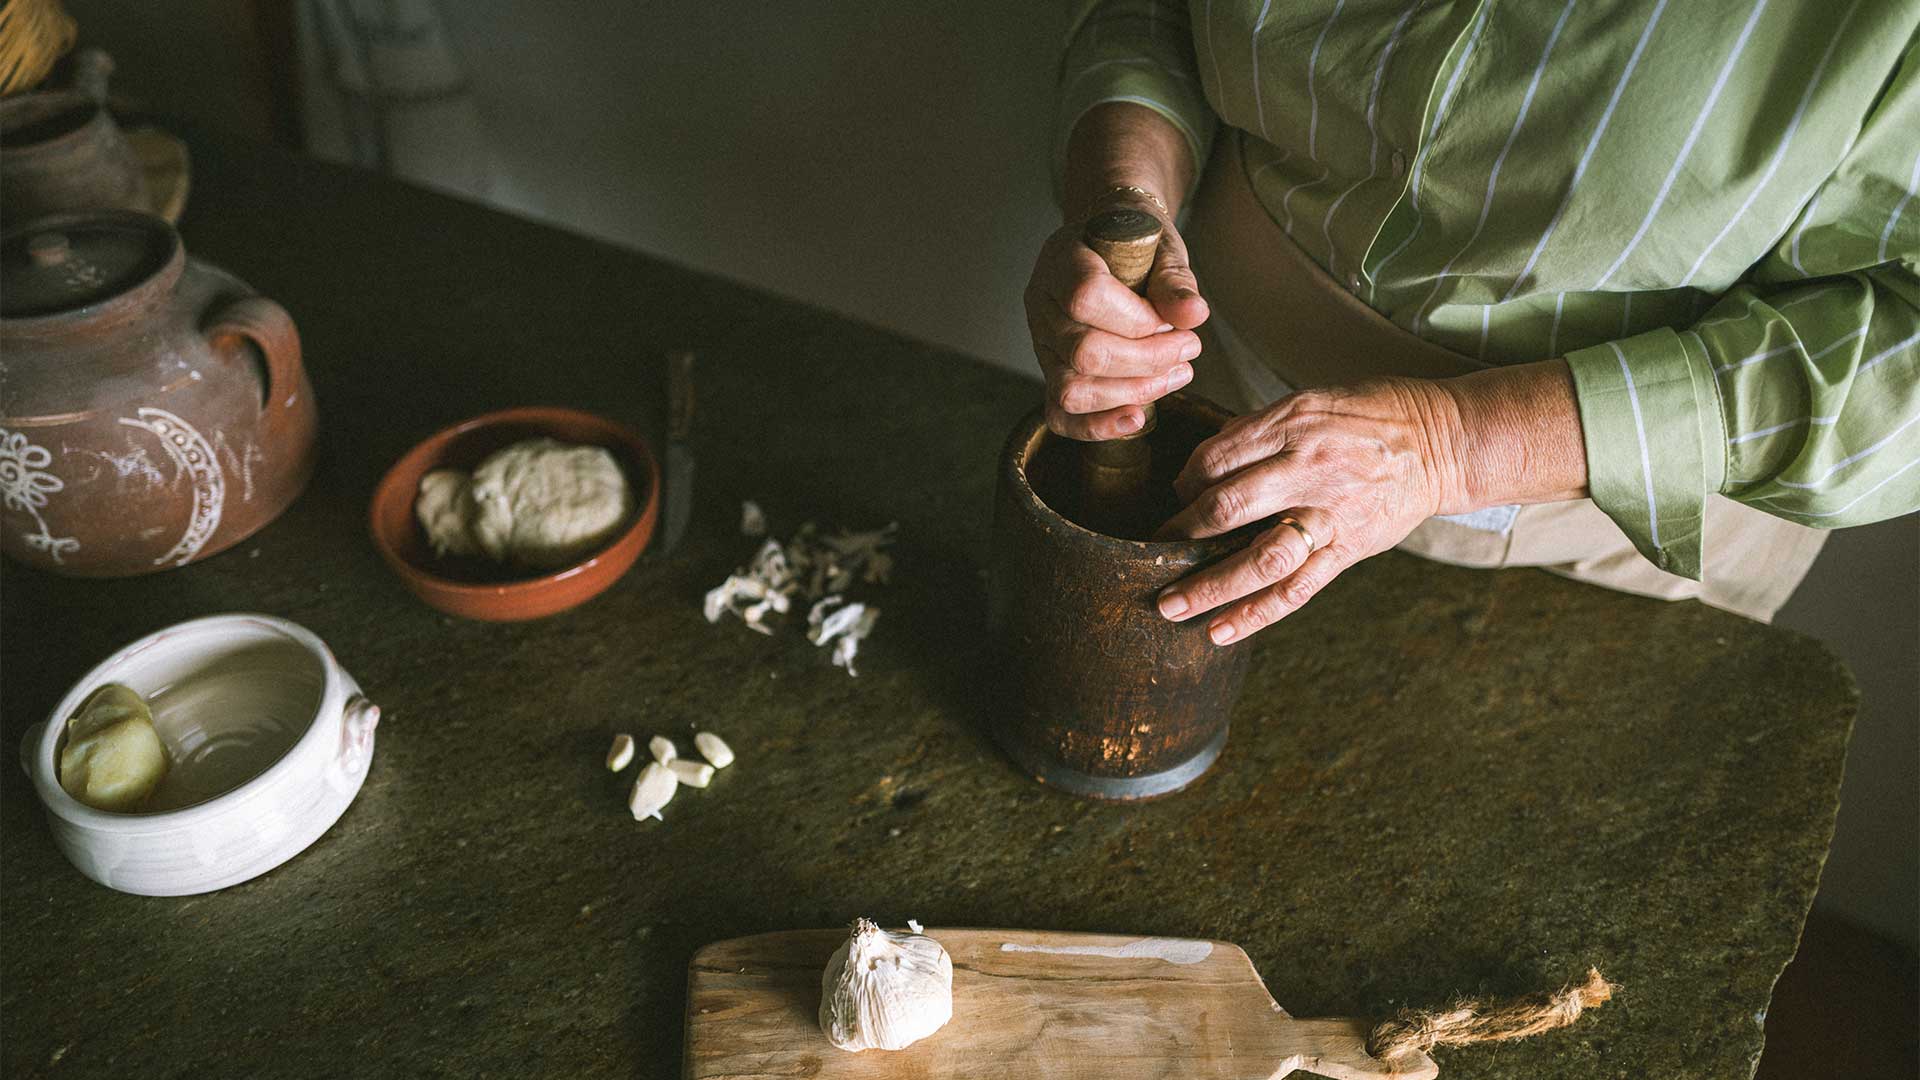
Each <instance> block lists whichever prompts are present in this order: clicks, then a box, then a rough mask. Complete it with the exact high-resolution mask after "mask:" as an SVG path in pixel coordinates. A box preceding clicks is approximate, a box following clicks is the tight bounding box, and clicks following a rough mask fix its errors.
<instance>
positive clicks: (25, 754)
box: [20, 720, 47, 778]
mask: <svg viewBox="0 0 1920 1080" xmlns="http://www.w3.org/2000/svg"><path fill="white" fill-rule="evenodd" d="M45 730H47V722H46V721H45V720H38V721H35V722H34V723H32V724H29V725H27V733H26V734H25V735H22V736H20V771H21V772H23V773H26V774H27V776H28V777H29V778H31V777H32V776H33V764H32V763H33V753H34V748H35V747H37V746H39V745H40V733H41V732H43V731H45Z"/></svg>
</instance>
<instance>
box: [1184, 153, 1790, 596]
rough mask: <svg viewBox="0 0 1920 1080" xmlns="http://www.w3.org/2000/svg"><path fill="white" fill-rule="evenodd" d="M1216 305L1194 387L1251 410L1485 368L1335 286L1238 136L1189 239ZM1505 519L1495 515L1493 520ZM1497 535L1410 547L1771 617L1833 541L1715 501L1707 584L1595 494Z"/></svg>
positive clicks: (1514, 520) (1196, 206) (1441, 524)
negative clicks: (1668, 563) (1266, 201)
mask: <svg viewBox="0 0 1920 1080" xmlns="http://www.w3.org/2000/svg"><path fill="white" fill-rule="evenodd" d="M1182 235H1183V236H1184V237H1185V239H1186V241H1187V247H1188V249H1189V253H1190V256H1191V258H1192V260H1193V267H1194V274H1195V276H1196V277H1198V278H1199V280H1200V291H1201V295H1203V296H1205V297H1206V298H1207V301H1208V303H1209V304H1210V305H1211V307H1212V310H1213V317H1212V318H1211V319H1210V320H1209V321H1208V325H1207V326H1205V327H1202V328H1201V331H1200V332H1201V336H1202V338H1203V340H1204V343H1205V350H1206V351H1205V352H1204V353H1202V355H1201V357H1200V359H1199V360H1198V361H1197V362H1196V363H1195V364H1194V381H1193V385H1192V387H1191V389H1192V390H1193V391H1194V392H1195V393H1198V394H1201V395H1203V396H1206V397H1209V398H1212V399H1213V400H1215V401H1217V402H1219V403H1220V404H1221V405H1224V406H1226V407H1227V408H1230V409H1234V410H1237V411H1241V412H1246V411H1250V410H1253V409H1257V408H1260V407H1261V406H1263V405H1265V404H1267V403H1268V402H1270V401H1272V400H1273V399H1274V398H1276V397H1279V396H1281V395H1283V394H1285V393H1287V392H1288V391H1289V390H1290V389H1291V388H1294V387H1307V386H1326V385H1331V384H1335V383H1345V382H1352V381H1355V380H1357V379H1363V378H1368V377H1371V376H1378V375H1408V376H1418V377H1421V378H1429V379H1440V378H1449V377H1452V376H1456V375H1463V374H1466V373H1468V372H1471V371H1475V370H1478V369H1481V368H1485V367H1488V366H1490V365H1487V364H1484V363H1482V362H1480V361H1478V360H1474V359H1472V358H1470V357H1466V356H1462V355H1460V354H1459V353H1455V352H1453V351H1451V350H1448V349H1443V348H1441V347H1440V346H1438V345H1435V344H1433V343H1431V342H1428V341H1423V340H1421V339H1420V338H1417V337H1415V336H1413V335H1412V334H1410V333H1408V332H1407V331H1405V330H1403V329H1401V328H1400V327H1399V326H1396V325H1395V324H1393V323H1392V322H1390V321H1389V320H1388V319H1387V318H1386V317H1385V316H1383V315H1381V314H1380V313H1379V312H1376V311H1374V310H1373V309H1372V308H1370V307H1368V306H1367V305H1366V304H1365V303H1363V302H1362V301H1361V300H1360V299H1359V298H1357V297H1356V296H1354V295H1353V294H1352V293H1351V292H1349V291H1348V289H1347V288H1345V287H1342V285H1341V284H1340V283H1339V282H1337V281H1335V280H1334V279H1333V278H1332V277H1330V276H1329V275H1328V274H1327V273H1326V271H1324V270H1322V269H1321V268H1320V266H1319V264H1317V263H1315V262H1314V261H1313V259H1312V257H1311V256H1309V255H1307V254H1306V253H1305V252H1304V251H1302V250H1301V249H1300V247H1299V246H1298V245H1296V244H1295V243H1294V242H1293V240H1292V239H1291V238H1290V237H1288V236H1287V234H1286V232H1285V231H1284V230H1283V229H1282V228H1281V227H1280V225H1279V223H1278V222H1276V221H1274V220H1273V217H1272V215H1270V214H1269V213H1267V211H1266V208H1265V207H1264V206H1262V205H1261V204H1260V202H1259V200H1258V199H1257V198H1256V197H1255V195H1254V192H1253V188H1252V186H1251V185H1250V184H1249V183H1248V182H1247V177H1246V170H1245V167H1244V166H1243V165H1242V163H1241V159H1240V151H1239V140H1238V138H1237V137H1235V134H1234V133H1227V132H1223V133H1222V136H1221V137H1220V138H1219V139H1217V140H1215V151H1214V155H1213V160H1212V161H1211V162H1210V163H1209V164H1208V166H1207V170H1206V173H1205V175H1204V177H1203V178H1202V180H1201V184H1200V189H1199V191H1198V192H1197V193H1195V195H1194V199H1193V203H1192V206H1191V210H1190V212H1189V221H1188V223H1187V224H1186V226H1185V227H1184V228H1183V230H1182ZM1494 516H1495V517H1497V518H1504V516H1503V515H1499V514H1498V512H1496V513H1495V515H1494ZM1510 521H1511V526H1510V528H1508V529H1506V530H1505V531H1504V532H1502V531H1498V524H1499V522H1495V523H1492V524H1493V525H1494V527H1492V528H1482V527H1476V525H1469V524H1462V523H1460V522H1459V521H1454V520H1447V519H1443V518H1429V519H1427V521H1426V522H1424V523H1423V524H1421V525H1420V527H1419V528H1417V529H1415V530H1414V531H1413V532H1412V534H1410V535H1409V536H1408V537H1407V538H1406V540H1404V541H1402V542H1401V544H1400V548H1401V550H1403V551H1410V552H1412V553H1414V554H1416V555H1420V556H1424V557H1426V558H1429V559H1434V560H1437V561H1439V562H1445V563H1453V564H1455V565H1459V566H1475V567H1500V566H1538V567H1542V568H1544V569H1547V570H1550V571H1552V572H1554V573H1556V574H1561V575H1564V576H1566V577H1570V578H1575V579H1577V580H1580V581H1588V582H1592V583H1594V584H1596V585H1603V586H1606V587H1607V588H1610V589H1619V590H1621V591H1623V592H1630V593H1637V594H1639V595H1642V596H1655V597H1661V598H1664V599H1668V600H1678V599H1683V598H1685V597H1696V598H1698V599H1699V600H1700V601H1701V602H1703V603H1706V604H1711V605H1713V606H1714V607H1719V608H1725V609H1727V610H1729V611H1734V612H1738V613H1739V614H1742V615H1745V616H1747V617H1749V618H1753V619H1758V620H1760V621H1762V622H1768V621H1771V620H1772V618H1773V614H1774V612H1776V611H1778V610H1779V609H1780V605H1782V604H1784V603H1786V601H1787V597H1789V596H1791V595H1792V594H1793V590H1794V587H1795V586H1797V585H1799V584H1800V579H1801V578H1803V577H1805V576H1806V573H1807V570H1808V568H1809V567H1811V566H1812V565H1813V559H1814V556H1815V555H1817V554H1819V552H1820V545H1821V544H1822V543H1824V542H1825V540H1826V533H1825V532H1823V531H1821V530H1818V529H1809V528H1807V527H1805V526H1802V525H1796V524H1794V523H1792V522H1789V521H1786V520H1783V519H1781V518H1777V517H1774V516H1772V515H1771V514H1766V513H1763V512H1761V511H1759V510H1755V509H1754V508H1752V507H1750V506H1746V505H1744V504H1742V503H1737V502H1734V501H1733V500H1731V499H1727V498H1724V497H1722V496H1719V495H1713V496H1710V497H1709V498H1708V499H1707V507H1706V523H1705V533H1704V544H1705V551H1704V553H1703V560H1702V566H1703V569H1704V571H1705V572H1704V574H1703V580H1701V581H1689V580H1687V579H1686V578H1683V577H1678V576H1676V575H1673V574H1669V573H1666V572H1665V571H1663V570H1660V569H1658V568H1657V567H1655V566H1654V565H1653V564H1652V563H1650V562H1648V561H1647V560H1646V559H1645V558H1643V557H1642V556H1641V555H1640V553H1639V552H1638V551H1636V550H1634V547H1633V543H1632V542H1631V541H1629V540H1628V539H1627V536H1626V534H1625V533H1624V532H1622V531H1621V530H1620V527H1619V526H1618V525H1615V524H1614V523H1613V520H1612V519H1611V518H1609V517H1607V516H1606V515H1605V514H1604V513H1601V511H1600V508H1599V507H1597V506H1595V505H1594V504H1593V500H1591V499H1575V500H1570V501H1567V502H1553V503H1539V504H1535V505H1531V506H1522V507H1520V508H1518V511H1517V512H1515V513H1512V514H1511V517H1510Z"/></svg>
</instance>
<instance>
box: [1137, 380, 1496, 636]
mask: <svg viewBox="0 0 1920 1080" xmlns="http://www.w3.org/2000/svg"><path fill="white" fill-rule="evenodd" d="M1459 427H1460V417H1459V413H1458V410H1457V409H1456V408H1455V407H1454V405H1453V402H1452V399H1451V398H1450V397H1449V396H1448V395H1447V394H1446V392H1445V391H1443V390H1441V389H1440V387H1439V384H1437V383H1434V382H1431V381H1427V380H1421V379H1379V380H1373V381H1369V382H1364V383H1361V384H1359V385H1357V386H1352V387H1337V388H1332V389H1327V390H1314V391H1308V392H1305V393H1299V394H1293V395H1290V396H1288V397H1284V398H1281V399H1280V400H1279V401H1276V402H1274V403H1273V404H1272V405H1269V406H1267V407H1266V408H1265V409H1262V410H1261V411H1259V412H1257V413H1254V414H1252V415H1250V416H1242V417H1238V418H1236V419H1234V420H1232V421H1230V422H1229V423H1228V424H1227V426H1226V427H1224V428H1222V429H1221V431H1220V434H1218V435H1215V436H1214V437H1213V438H1211V439H1208V440H1207V441H1206V442H1203V443H1201V444H1200V445H1199V447H1198V448H1196V449H1195V450H1194V452H1193V456H1192V458H1190V459H1189V460H1188V462H1187V467H1186V468H1185V470H1183V471H1182V472H1181V473H1180V476H1179V477H1178V478H1177V479H1176V480H1175V481H1174V490H1175V492H1176V493H1178V494H1179V496H1180V498H1181V500H1182V501H1183V502H1185V503H1187V507H1186V509H1184V510H1182V511H1181V512H1180V513H1179V514H1178V515H1176V516H1175V517H1174V518H1173V520H1171V521H1169V522H1167V524H1166V527H1165V528H1163V529H1162V530H1161V535H1162V536H1186V537H1194V538H1199V537H1207V536H1218V535H1220V534H1221V533H1225V532H1231V531H1232V530H1234V529H1237V528H1240V527H1241V526H1243V525H1249V524H1252V523H1253V522H1256V521H1261V520H1263V519H1266V518H1271V517H1274V516H1275V515H1282V516H1284V517H1286V518H1290V519H1291V520H1292V521H1294V522H1295V523H1296V524H1282V523H1275V524H1274V525H1273V526H1272V527H1271V528H1268V529H1267V530H1266V531H1264V532H1262V533H1261V534H1260V535H1259V536H1258V537H1256V538H1255V539H1254V541H1253V543H1252V544H1250V545H1249V546H1248V547H1247V548H1246V550H1244V551H1241V552H1238V553H1237V554H1235V555H1233V556H1232V557H1230V558H1227V559H1224V560H1222V561H1221V562H1220V563H1218V564H1217V565H1215V566H1212V567H1209V568H1207V569H1206V570H1203V571H1201V572H1199V573H1197V574H1195V575H1193V576H1192V577H1189V578H1187V579H1186V580H1184V581H1181V582H1179V583H1178V584H1176V585H1174V586H1172V587H1171V588H1169V589H1167V590H1166V591H1164V592H1162V593H1161V594H1160V601H1159V603H1160V613H1161V614H1162V615H1164V616H1166V617H1167V618H1169V619H1175V620H1185V619H1188V618H1192V617H1194V616H1196V615H1199V614H1201V613H1203V612H1207V611H1211V610H1213V609H1215V608H1218V607H1220V606H1221V605H1226V604H1231V606H1230V607H1227V608H1226V609H1225V610H1223V611H1221V612H1220V613H1219V614H1217V615H1216V616H1215V617H1214V619H1213V621H1212V623H1211V624H1210V625H1209V626H1208V628H1207V633H1208V636H1210V637H1211V638H1212V639H1213V641H1214V643H1215V644H1219V645H1224V644H1226V643H1227V642H1229V641H1237V640H1239V639H1241V638H1244V637H1246V636H1248V635H1249V634H1252V633H1253V632H1254V631H1256V630H1258V629H1260V628H1261V627H1263V626H1266V625H1268V624H1269V623H1273V622H1275V621H1278V620H1279V619H1281V618H1284V617H1285V616H1286V615H1288V614H1290V613H1292V612H1293V611H1294V610H1296V609H1298V608H1299V607H1300V606H1301V605H1302V604H1305V603H1306V602H1307V601H1308V600H1309V599H1311V598H1312V597H1313V595H1314V594H1315V593H1317V592H1319V591H1320V590H1321V588H1322V587H1324V586H1325V585H1326V584H1327V582H1329V581H1332V580H1333V579H1334V576H1335V575H1337V574H1339V573H1340V572H1341V571H1342V570H1345V569H1346V568H1347V567H1349V566H1352V565H1353V564H1354V563H1356V562H1359V561H1360V560H1361V559H1364V558H1366V557H1367V556H1369V555H1375V554H1378V553H1380V552H1382V551H1385V550H1387V549H1388V548H1390V547H1392V546H1394V545H1395V544H1397V543H1399V542H1400V541H1401V540H1404V539H1406V536H1407V534H1408V533H1410V532H1412V531H1413V529H1414V526H1416V525H1418V524H1420V523H1421V522H1422V521H1425V520H1426V519H1427V518H1428V517H1431V516H1432V515H1433V514H1435V513H1439V512H1442V511H1441V508H1442V507H1448V506H1452V505H1454V504H1455V503H1457V502H1458V501H1459V491H1458V484H1457V482H1456V481H1455V480H1454V479H1453V478H1454V476H1455V475H1457V472H1458V469H1457V466H1456V465H1455V463H1454V462H1453V460H1452V456H1453V452H1454V451H1453V448H1454V447H1455V446H1457V445H1458V444H1459V442H1460V439H1459V437H1458V434H1457V433H1458V431H1459Z"/></svg>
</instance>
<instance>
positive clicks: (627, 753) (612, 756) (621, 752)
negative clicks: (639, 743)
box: [607, 735, 633, 772]
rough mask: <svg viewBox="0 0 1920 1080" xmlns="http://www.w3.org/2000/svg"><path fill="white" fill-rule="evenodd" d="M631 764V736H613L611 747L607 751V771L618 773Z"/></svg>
mask: <svg viewBox="0 0 1920 1080" xmlns="http://www.w3.org/2000/svg"><path fill="white" fill-rule="evenodd" d="M632 763H633V736H631V735H615V736H614V737H613V746H612V747H611V748H609V749H608V750H607V769H608V771H610V772H619V771H620V770H621V769H624V768H626V767H627V766H628V765H631V764H632Z"/></svg>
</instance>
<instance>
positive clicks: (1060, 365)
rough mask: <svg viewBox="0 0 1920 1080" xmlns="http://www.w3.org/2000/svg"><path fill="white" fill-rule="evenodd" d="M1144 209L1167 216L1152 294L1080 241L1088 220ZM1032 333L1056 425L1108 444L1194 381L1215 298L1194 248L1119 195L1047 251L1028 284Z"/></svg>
mask: <svg viewBox="0 0 1920 1080" xmlns="http://www.w3.org/2000/svg"><path fill="white" fill-rule="evenodd" d="M1122 208H1127V209H1137V210H1142V211H1145V212H1146V213H1149V214H1152V215H1153V216H1155V217H1157V218H1159V219H1160V220H1161V224H1162V226H1163V232H1162V234H1161V239H1160V250H1159V253H1158V254H1157V255H1156V256H1155V257H1154V262H1153V270H1152V272H1151V273H1150V274H1149V276H1148V278H1147V288H1146V295H1145V296H1141V295H1139V294H1137V293H1135V292H1134V291H1133V290H1132V289H1129V288H1127V287H1126V286H1125V285H1122V284H1120V282H1119V280H1118V279H1117V278H1115V277H1114V276H1113V275H1112V274H1110V273H1108V272H1107V264H1106V263H1105V262H1104V261H1103V260H1102V259H1101V258H1100V256H1099V255H1097V254H1095V253H1094V251H1093V249H1091V248H1089V247H1087V245H1086V244H1084V243H1082V242H1081V239H1080V236H1081V225H1080V223H1079V222H1080V220H1083V219H1084V218H1085V217H1086V216H1090V215H1091V214H1092V213H1097V212H1100V211H1105V210H1114V209H1122ZM1026 307H1027V330H1028V332H1030V333H1031V334H1032V335H1033V352H1034V355H1035V356H1036V357H1037V358H1038V359H1039V361H1040V370H1041V371H1042V372H1043V373H1044V374H1045V375H1046V379H1047V404H1046V414H1047V426H1048V427H1049V428H1051V429H1052V430H1053V431H1054V433H1056V434H1059V435H1064V436H1066V437H1067V438H1070V439H1081V440H1085V441H1100V440H1105V439H1114V438H1119V437H1120V436H1123V435H1130V434H1132V433H1134V432H1136V431H1139V430H1140V427H1141V425H1142V424H1143V423H1144V422H1145V418H1146V414H1145V413H1144V412H1143V411H1142V410H1141V408H1140V406H1142V405H1145V404H1148V403H1149V402H1152V401H1155V400H1157V399H1159V398H1161V397H1164V396H1166V395H1167V394H1170V393H1172V392H1173V391H1175V390H1178V389H1180V388H1181V387H1182V386H1185V385H1186V384H1187V383H1189V382H1192V381H1193V363H1192V362H1193V359H1194V358H1195V357H1197V356H1199V355H1200V338H1199V336H1198V335H1196V334H1195V333H1194V332H1193V330H1194V328H1195V327H1197V326H1199V325H1200V324H1201V323H1203V322H1205V321H1206V319H1207V302H1206V301H1205V300H1203V299H1201V298H1200V286H1199V283H1198V282H1197V281H1195V280H1194V276H1193V270H1192V269H1191V268H1190V267H1189V266H1188V265H1187V246H1186V244H1185V243H1184V242H1183V241H1182V240H1181V239H1180V233H1179V231H1178V230H1177V229H1175V228H1174V227H1173V222H1172V220H1171V219H1170V216H1169V215H1168V214H1167V213H1166V212H1165V211H1164V210H1162V209H1161V208H1160V207H1159V206H1156V205H1155V204H1154V203H1153V202H1152V201H1151V200H1150V199H1147V198H1145V197H1143V196H1140V195H1138V194H1137V193H1134V192H1128V191H1115V192H1112V193H1109V194H1108V195H1106V196H1105V197H1102V198H1099V199H1097V200H1095V201H1094V202H1093V204H1092V205H1091V206H1089V207H1088V208H1087V212H1086V213H1085V214H1082V215H1080V217H1079V218H1076V219H1075V221H1074V223H1072V224H1068V225H1063V226H1061V227H1060V228H1059V229H1057V230H1055V231H1054V233H1053V235H1052V236H1049V237H1047V242H1046V243H1045V244H1044V245H1042V246H1041V248H1040V257H1039V258H1038V259H1037V260H1036V261H1035V262H1034V267H1033V277H1032V278H1031V279H1029V280H1028V282H1027V292H1026Z"/></svg>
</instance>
